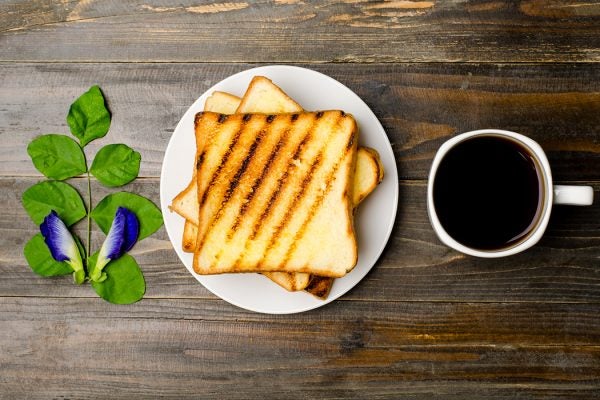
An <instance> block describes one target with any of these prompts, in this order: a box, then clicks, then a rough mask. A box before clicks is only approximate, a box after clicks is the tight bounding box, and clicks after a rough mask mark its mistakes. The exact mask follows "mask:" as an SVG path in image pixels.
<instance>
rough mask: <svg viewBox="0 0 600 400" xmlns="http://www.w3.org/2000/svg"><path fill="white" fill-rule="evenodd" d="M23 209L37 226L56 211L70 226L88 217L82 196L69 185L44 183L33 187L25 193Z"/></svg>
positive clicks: (55, 182) (52, 182)
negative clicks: (51, 212)
mask: <svg viewBox="0 0 600 400" xmlns="http://www.w3.org/2000/svg"><path fill="white" fill-rule="evenodd" d="M22 202H23V207H24V208H25V210H26V211H27V213H28V214H29V216H30V217H31V219H32V220H33V222H34V223H35V224H36V225H39V224H41V223H42V221H44V218H45V217H46V215H48V214H49V213H50V211H52V210H54V211H56V213H57V214H58V216H59V217H60V219H62V220H63V222H64V223H65V225H67V226H70V225H73V224H74V223H75V222H77V221H79V220H80V219H82V218H83V217H85V215H86V211H85V206H84V204H83V200H82V199H81V196H80V195H79V193H78V192H77V190H75V188H74V187H73V186H71V185H69V184H68V183H64V182H57V181H44V182H40V183H37V184H35V185H33V186H31V187H30V188H29V189H27V190H26V191H25V193H23V198H22Z"/></svg>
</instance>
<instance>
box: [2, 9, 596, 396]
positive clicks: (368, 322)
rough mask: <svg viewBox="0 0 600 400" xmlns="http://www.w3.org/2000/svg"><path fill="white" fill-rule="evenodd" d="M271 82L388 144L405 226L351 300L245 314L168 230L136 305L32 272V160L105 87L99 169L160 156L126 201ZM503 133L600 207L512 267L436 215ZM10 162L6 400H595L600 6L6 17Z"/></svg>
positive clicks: (146, 254) (550, 233)
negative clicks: (107, 163)
mask: <svg viewBox="0 0 600 400" xmlns="http://www.w3.org/2000/svg"><path fill="white" fill-rule="evenodd" d="M272 63H288V64H295V65H301V66H306V67H309V68H313V69H315V70H318V71H321V72H324V73H326V74H328V75H330V76H332V77H334V78H335V79H338V80H339V81H341V82H342V83H344V84H346V85H347V86H349V87H350V88H351V89H352V90H354V91H355V92H356V93H358V95H360V96H361V97H362V98H363V99H364V100H365V101H366V102H367V104H368V105H369V106H370V107H371V108H372V109H373V111H374V112H375V114H376V115H377V116H378V117H379V119H380V120H381V122H382V123H383V125H384V127H385V128H386V131H387V133H388V136H389V138H390V141H391V143H392V145H393V148H394V151H395V155H396V160H397V164H398V169H399V173H400V203H399V210H398V218H397V221H396V226H395V229H394V231H393V234H392V238H391V240H390V242H389V244H388V246H387V248H386V250H385V252H384V254H383V256H382V257H381V259H380V260H379V262H378V263H377V264H376V266H375V267H374V268H373V270H372V272H371V273H369V275H368V276H367V277H366V278H365V279H364V280H363V281H362V282H361V283H360V284H359V285H357V286H356V287H355V288H354V289H353V290H352V291H351V292H349V293H348V294H347V295H345V296H343V297H342V298H341V299H339V300H338V301H335V302H333V303H331V304H329V305H327V306H325V307H322V308H320V309H317V310H313V311H310V312H306V313H303V314H298V315H287V316H269V315H261V314H256V313H251V312H247V311H244V310H241V309H238V308H236V307H234V306H231V305H229V304H228V303H226V302H224V301H222V300H220V299H218V298H216V297H215V296H213V295H212V294H210V293H209V292H208V291H207V290H206V289H204V288H203V287H202V286H201V285H200V284H198V283H197V282H196V280H195V279H194V278H193V277H192V276H190V274H189V273H188V272H187V270H186V269H185V267H184V266H183V265H182V264H181V263H180V261H179V260H178V258H177V256H176V255H175V252H174V251H173V249H172V246H171V244H170V242H169V241H168V238H167V235H166V232H165V231H164V229H161V230H160V231H159V232H158V234H156V235H155V236H153V237H152V238H149V239H146V240H144V241H143V242H141V243H139V244H138V245H137V246H136V247H135V249H134V253H135V256H136V258H137V259H138V261H139V262H140V264H141V265H142V269H143V271H144V274H145V277H146V281H147V287H148V289H147V294H146V297H145V298H144V299H143V300H142V301H141V302H139V303H137V304H135V305H131V306H115V305H111V304H108V303H106V302H104V301H102V300H100V299H99V298H97V297H96V295H95V294H94V293H93V291H92V290H91V289H90V288H89V287H88V286H75V285H73V284H71V282H70V279H69V278H61V279H44V278H40V277H37V276H35V275H34V274H33V273H32V272H31V270H30V269H29V267H28V266H27V265H26V263H25V260H24V258H23V255H22V248H23V245H24V243H25V242H26V241H27V240H28V239H29V237H31V236H32V235H33V234H34V233H35V231H36V227H35V226H34V225H33V223H32V222H31V221H30V220H29V218H28V217H27V215H26V213H25V212H24V210H23V208H22V207H21V204H20V197H21V194H22V192H23V191H24V190H25V189H26V188H27V187H29V186H30V185H31V184H33V183H35V182H37V181H39V180H40V179H41V177H40V174H39V173H38V172H37V171H36V170H35V169H34V168H33V166H32V164H31V162H30V161H29V159H28V156H27V153H26V145H27V143H28V142H29V141H30V140H31V139H32V138H33V137H35V136H36V135H39V134H43V133H67V132H68V127H67V126H66V122H65V114H66V111H67V110H68V107H69V105H70V103H71V102H72V101H73V100H74V99H75V98H76V97H77V96H78V95H79V94H81V93H82V92H83V91H84V90H86V89H87V88H88V87H89V86H90V85H92V84H96V83H97V84H99V85H100V86H101V87H102V88H103V90H104V92H105V94H106V95H107V98H108V103H109V106H110V108H111V110H112V113H113V123H112V128H111V131H110V134H109V135H108V137H107V138H106V139H104V140H99V141H97V142H94V144H93V145H92V146H91V149H90V154H91V153H93V152H94V151H95V150H96V149H97V148H99V147H100V146H101V145H103V144H106V143H108V142H115V141H121V142H124V143H127V144H129V145H131V146H133V147H134V148H136V149H137V150H139V151H141V153H142V157H143V161H142V168H141V176H142V178H141V179H138V180H137V181H136V182H135V183H133V184H131V185H130V186H129V187H128V190H132V191H136V192H138V193H141V194H143V195H145V196H148V197H150V198H151V199H153V200H154V201H155V202H157V203H158V201H159V193H158V190H159V175H160V167H161V162H162V157H163V153H164V149H165V147H166V145H167V142H168V140H169V138H170V135H171V133H172V131H173V128H174V127H175V125H176V123H177V122H178V120H179V118H180V117H181V115H182V114H183V113H184V111H185V110H186V109H187V107H188V106H189V105H190V104H191V103H192V102H193V101H194V99H196V98H197V97H198V96H199V95H200V94H202V93H203V92H204V91H205V90H206V89H208V88H209V87H210V86H212V85H213V84H215V83H216V82H218V81H219V80H221V79H223V78H225V77H227V76H229V75H231V74H232V73H235V72H238V71H241V70H244V69H247V68H249V67H253V66H255V65H264V64H272ZM486 127H497V128H504V129H510V130H515V131H518V132H521V133H524V134H526V135H528V136H530V137H532V138H534V139H535V140H537V141H538V142H539V143H540V144H541V145H542V147H543V148H544V149H546V151H547V152H548V156H549V159H550V162H551V164H552V167H553V172H554V178H555V180H556V181H558V182H561V183H578V184H587V185H592V186H593V187H594V189H595V194H596V202H595V204H594V205H593V206H591V207H581V208H574V207H571V208H568V207H561V208H555V210H554V211H553V215H552V219H551V221H550V225H549V227H548V230H547V234H546V235H545V237H544V238H543V240H542V241H541V242H540V243H539V245H537V246H536V247H534V248H532V249H530V250H529V251H527V252H525V253H522V254H520V255H517V256H513V257H509V258H504V259H500V260H481V259H475V258H471V257H466V256H463V255H461V254H459V253H457V252H454V251H451V250H449V249H447V248H446V247H444V246H442V245H441V244H440V243H439V241H438V240H437V239H436V237H435V235H434V233H433V231H432V229H431V227H430V225H429V222H428V220H427V215H426V207H425V191H426V180H425V179H426V176H427V171H428V168H429V164H430V161H431V159H432V157H433V155H434V153H435V151H436V149H437V148H438V146H439V145H440V144H441V143H442V142H443V141H445V140H446V139H448V138H449V137H451V136H452V135H454V134H456V133H460V132H463V131H467V130H472V129H476V128H486ZM0 161H1V163H0V205H1V207H0V274H1V278H0V398H3V399H4V398H6V399H15V398H44V399H47V398H60V399H63V398H71V399H80V398H85V399H97V398H127V399H130V398H152V397H159V396H160V397H168V398H176V399H181V398H218V399H251V398H256V399H264V398H292V399H295V398H298V399H313V398H336V399H341V398H356V399H379V398H416V399H429V398H432V397H433V398H444V399H466V398H478V397H487V398H502V399H505V398H506V399H512V398H517V397H518V398H568V399H590V398H600V205H599V204H600V203H599V200H600V3H598V2H597V1H590V0H581V1H560V0H523V1H507V0H454V1H441V0H431V1H388V2H383V1H376V2H369V1H361V0H346V1H344V0H341V1H334V0H330V1H318V2H317V1H309V0H303V1H301V0H278V1H242V0H232V1H227V2H209V1H201V0H180V1H177V2H175V1H161V0H148V1H141V0H139V1H138V0H134V1H118V0H105V1H99V0H80V1H75V0H63V1H58V0H56V1H53V0H3V1H0ZM72 183H73V184H74V185H75V186H78V187H80V188H83V185H85V182H84V181H80V180H77V179H75V180H72ZM94 188H95V190H97V191H96V192H95V193H96V194H95V199H96V201H97V200H98V199H100V198H101V196H103V189H102V188H101V187H100V186H99V185H96V184H94ZM367 201H368V200H367ZM101 240H102V237H101V235H99V234H95V235H94V241H95V242H96V243H100V241H101Z"/></svg>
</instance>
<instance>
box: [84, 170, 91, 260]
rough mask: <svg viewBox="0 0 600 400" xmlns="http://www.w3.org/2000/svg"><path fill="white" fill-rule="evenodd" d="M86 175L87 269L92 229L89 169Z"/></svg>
mask: <svg viewBox="0 0 600 400" xmlns="http://www.w3.org/2000/svg"><path fill="white" fill-rule="evenodd" d="M86 174H87V189H88V207H87V209H88V210H87V249H86V255H87V257H86V260H85V261H86V262H85V264H86V266H87V267H88V268H89V265H87V261H88V260H89V258H90V250H91V242H92V229H91V223H90V219H91V216H90V215H91V213H92V183H91V179H90V170H89V168H88V169H87V171H86Z"/></svg>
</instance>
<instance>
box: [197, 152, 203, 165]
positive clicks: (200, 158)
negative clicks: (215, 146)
mask: <svg viewBox="0 0 600 400" xmlns="http://www.w3.org/2000/svg"><path fill="white" fill-rule="evenodd" d="M203 162H204V152H202V153H200V155H199V156H198V161H196V169H198V168H200V166H201V165H202V163H203Z"/></svg>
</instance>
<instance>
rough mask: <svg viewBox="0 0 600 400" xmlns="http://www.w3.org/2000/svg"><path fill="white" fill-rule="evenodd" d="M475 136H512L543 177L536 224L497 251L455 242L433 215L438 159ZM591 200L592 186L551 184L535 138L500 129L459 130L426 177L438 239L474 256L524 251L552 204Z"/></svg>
mask: <svg viewBox="0 0 600 400" xmlns="http://www.w3.org/2000/svg"><path fill="white" fill-rule="evenodd" d="M475 136H503V137H506V138H508V139H512V140H514V141H516V142H517V143H519V144H520V145H521V146H523V147H524V148H526V149H528V150H529V152H530V153H531V155H532V156H533V157H535V159H536V161H537V165H538V167H539V168H540V171H538V172H539V173H540V175H541V177H542V178H543V182H542V193H541V195H542V196H543V203H542V210H541V214H540V216H539V217H538V219H537V223H536V226H535V227H533V229H532V230H531V231H530V233H529V234H528V235H527V236H526V237H525V238H524V239H523V240H522V241H520V242H517V243H515V244H514V245H512V246H509V247H506V248H501V249H498V250H489V251H488V250H480V249H474V248H471V247H468V246H465V245H463V244H461V243H459V242H457V241H456V240H455V239H454V238H453V237H452V236H450V235H449V234H448V232H446V230H445V229H444V227H443V226H442V224H441V223H440V220H439V219H438V216H437V214H436V210H435V205H434V201H433V184H434V181H435V178H436V173H437V170H438V167H439V165H440V162H441V161H442V159H443V158H444V156H445V155H446V153H448V151H449V150H450V149H452V148H453V147H454V146H456V145H457V144H459V143H461V142H463V141H465V140H467V139H471V138H473V137H475ZM593 199H594V191H593V189H592V187H591V186H564V185H553V184H552V173H551V171H550V164H549V163H548V159H547V158H546V154H545V153H544V150H542V148H541V147H540V145H539V144H537V143H536V142H535V141H533V140H531V139H530V138H528V137H526V136H523V135H521V134H519V133H515V132H510V131H504V130H499V129H481V130H477V131H472V132H466V133H462V134H460V135H458V136H455V137H453V138H452V139H449V140H448V141H446V142H445V143H444V144H442V146H441V147H440V148H439V150H438V151H437V153H436V155H435V157H434V159H433V164H432V166H431V170H430V172H429V180H428V182H427V212H428V213H429V220H430V221H431V225H432V226H433V229H434V230H435V233H436V234H437V236H438V238H439V239H440V240H441V241H442V243H444V244H445V245H446V246H448V247H451V248H453V249H455V250H458V251H460V252H462V253H465V254H469V255H472V256H476V257H485V258H494V257H504V256H509V255H512V254H516V253H519V252H521V251H523V250H526V249H528V248H530V247H531V246H533V245H534V244H536V243H537V242H538V241H539V240H540V239H541V237H542V235H543V234H544V231H545V230H546V227H547V225H548V220H549V219H550V212H551V210H552V206H553V205H554V204H568V205H577V206H589V205H591V204H592V202H593Z"/></svg>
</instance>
